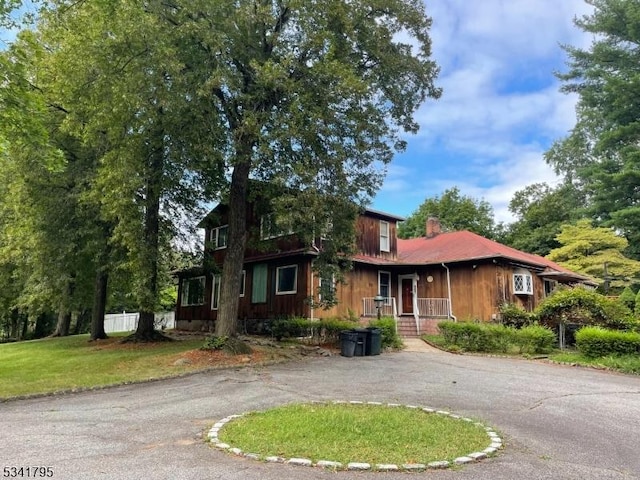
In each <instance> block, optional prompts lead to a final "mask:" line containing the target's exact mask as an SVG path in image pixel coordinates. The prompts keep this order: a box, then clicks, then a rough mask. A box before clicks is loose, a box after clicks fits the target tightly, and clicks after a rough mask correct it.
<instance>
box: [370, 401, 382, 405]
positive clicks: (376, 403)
mask: <svg viewBox="0 0 640 480" xmlns="http://www.w3.org/2000/svg"><path fill="white" fill-rule="evenodd" d="M367 405H382V402H367Z"/></svg>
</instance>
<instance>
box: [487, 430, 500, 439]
mask: <svg viewBox="0 0 640 480" xmlns="http://www.w3.org/2000/svg"><path fill="white" fill-rule="evenodd" d="M487 435H489V436H490V437H497V436H498V434H497V433H496V432H493V431H491V430H489V431H487Z"/></svg>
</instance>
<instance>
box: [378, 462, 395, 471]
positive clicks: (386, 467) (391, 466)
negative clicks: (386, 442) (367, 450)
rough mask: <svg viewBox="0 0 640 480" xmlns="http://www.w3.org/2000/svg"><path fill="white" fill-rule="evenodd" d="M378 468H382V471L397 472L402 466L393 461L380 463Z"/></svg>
mask: <svg viewBox="0 0 640 480" xmlns="http://www.w3.org/2000/svg"><path fill="white" fill-rule="evenodd" d="M376 470H380V471H381V472H395V471H398V470H400V467H398V465H395V464H393V463H380V464H378V465H376Z"/></svg>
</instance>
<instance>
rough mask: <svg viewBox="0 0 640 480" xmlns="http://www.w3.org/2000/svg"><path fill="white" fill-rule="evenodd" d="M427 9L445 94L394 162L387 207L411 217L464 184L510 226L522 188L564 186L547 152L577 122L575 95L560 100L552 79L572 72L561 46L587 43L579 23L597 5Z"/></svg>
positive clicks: (490, 0) (449, 0)
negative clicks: (575, 20) (427, 202)
mask: <svg viewBox="0 0 640 480" xmlns="http://www.w3.org/2000/svg"><path fill="white" fill-rule="evenodd" d="M425 3H426V6H427V13H428V14H429V15H430V16H431V17H432V18H433V28H432V40H433V54H434V59H435V60H436V62H437V63H438V65H440V67H441V74H440V78H439V79H438V81H437V84H438V85H439V86H441V87H443V90H444V91H443V96H442V98H441V99H439V100H438V101H435V102H434V101H428V102H427V103H426V104H425V105H424V106H423V107H422V108H421V109H420V110H419V111H418V112H417V114H416V119H417V120H418V123H419V124H420V125H421V130H420V132H419V133H418V135H417V136H412V137H408V138H407V140H408V141H409V142H410V149H409V153H407V154H405V155H402V156H400V157H399V158H398V160H397V162H394V163H393V164H392V169H390V171H389V176H388V180H387V181H386V182H385V185H384V188H383V190H382V191H381V201H382V202H389V206H385V208H386V209H388V210H390V211H392V212H398V213H400V214H408V213H410V212H412V211H414V210H415V209H416V208H417V207H418V206H419V204H420V203H422V201H424V199H425V198H427V197H429V196H434V195H437V194H440V193H442V192H443V191H444V190H445V189H447V188H451V187H453V186H458V187H459V188H460V190H461V192H462V193H463V194H464V195H469V196H473V197H476V198H484V199H485V200H487V201H489V202H490V203H491V204H492V205H493V207H494V211H495V215H496V219H497V220H498V221H511V220H512V218H511V215H510V213H509V212H508V208H507V207H508V204H509V201H510V200H511V198H512V197H513V194H514V193H515V192H516V191H517V190H520V189H522V188H524V187H525V186H526V185H529V184H531V183H535V182H547V183H555V182H557V180H558V179H557V176H556V175H555V174H554V173H553V171H552V169H551V168H550V167H549V166H548V165H546V163H545V162H544V160H543V154H544V152H545V151H546V150H547V149H548V148H549V147H550V145H551V143H552V142H553V141H554V140H556V139H559V138H562V137H563V136H565V135H566V134H567V132H568V131H569V130H570V129H571V128H572V126H573V124H574V123H575V103H576V98H575V97H574V96H568V95H564V94H562V93H560V91H559V87H560V83H559V81H558V80H557V79H556V78H555V76H554V75H553V74H554V71H557V70H560V71H562V70H564V69H565V68H566V67H565V66H564V61H565V57H566V54H565V52H564V51H563V50H562V49H561V48H560V44H569V45H575V46H581V47H586V46H587V45H588V44H589V42H590V37H589V36H588V35H586V34H584V32H582V31H581V30H580V29H578V28H577V27H575V26H574V24H573V18H574V17H575V16H581V15H583V14H586V13H588V12H589V11H590V10H591V7H590V6H589V5H587V4H586V3H585V2H584V0H563V1H562V2H558V1H557V0H536V1H535V2H532V1H530V0H511V1H505V0H485V1H483V2H470V1H468V0H426V2H425ZM400 202H404V204H405V206H404V207H402V208H400ZM409 202H411V205H410V206H407V204H409ZM403 209H404V211H402V210H403ZM407 210H408V212H407Z"/></svg>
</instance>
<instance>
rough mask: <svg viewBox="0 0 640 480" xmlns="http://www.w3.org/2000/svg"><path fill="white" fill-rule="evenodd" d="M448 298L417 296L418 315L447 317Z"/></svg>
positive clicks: (449, 311) (448, 309)
mask: <svg viewBox="0 0 640 480" xmlns="http://www.w3.org/2000/svg"><path fill="white" fill-rule="evenodd" d="M450 313H451V309H450V308H449V299H448V298H418V315H419V316H421V317H449V316H450Z"/></svg>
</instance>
